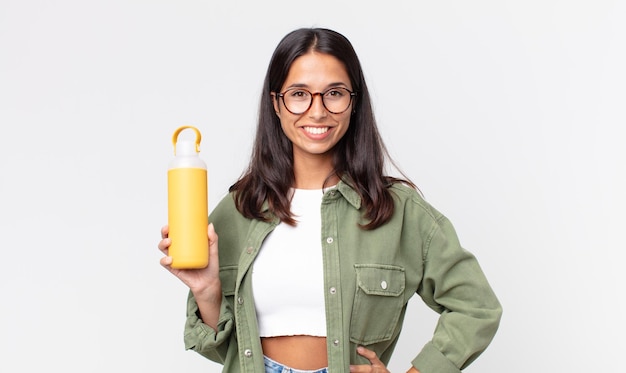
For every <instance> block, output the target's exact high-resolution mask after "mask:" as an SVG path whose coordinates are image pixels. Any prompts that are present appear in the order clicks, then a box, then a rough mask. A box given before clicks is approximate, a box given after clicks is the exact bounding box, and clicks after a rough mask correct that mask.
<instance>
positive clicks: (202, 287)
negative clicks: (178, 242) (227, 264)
mask: <svg viewBox="0 0 626 373" xmlns="http://www.w3.org/2000/svg"><path fill="white" fill-rule="evenodd" d="M168 234H169V226H167V225H165V226H163V228H161V241H159V244H158V247H159V250H161V252H162V253H163V254H165V256H164V257H163V258H161V260H160V263H161V265H162V266H163V267H164V268H165V269H167V270H168V271H169V272H171V273H172V274H173V275H174V276H176V277H178V278H179V279H180V280H181V281H182V282H183V283H184V284H185V285H187V286H188V287H189V289H190V290H191V292H192V293H193V294H194V296H195V297H196V298H198V297H200V298H203V297H208V298H209V299H211V298H213V297H215V296H216V295H217V293H219V296H220V299H221V283H220V278H219V257H218V244H217V240H218V237H217V234H216V233H215V229H214V227H213V224H209V226H208V233H207V235H208V240H209V265H208V266H207V267H206V268H201V269H177V268H172V266H171V264H172V257H170V256H169V255H168V251H169V247H170V245H171V243H172V241H171V239H170V238H169V237H168ZM209 299H207V300H209Z"/></svg>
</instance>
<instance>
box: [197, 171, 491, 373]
mask: <svg viewBox="0 0 626 373" xmlns="http://www.w3.org/2000/svg"><path fill="white" fill-rule="evenodd" d="M390 190H391V192H392V194H393V195H394V201H395V213H394V215H393V217H392V219H391V220H390V221H389V222H388V223H386V224H384V225H382V226H381V227H379V228H377V229H374V230H370V231H366V230H362V229H361V228H359V226H358V224H359V223H365V221H364V220H363V209H362V208H361V199H360V198H359V196H358V194H357V193H356V192H355V191H354V190H353V189H352V188H351V187H350V186H349V185H347V184H346V183H343V182H340V183H339V184H338V185H337V188H333V189H331V190H328V191H326V193H325V194H324V196H323V199H322V205H321V212H322V229H321V232H320V243H321V249H322V251H323V262H324V286H325V301H326V331H327V349H328V367H329V371H330V372H332V373H342V372H348V371H349V368H348V366H349V365H350V364H369V362H368V361H367V359H365V358H363V357H362V356H360V355H358V354H357V352H356V347H357V346H358V345H363V346H366V347H367V348H369V349H371V350H374V351H375V352H376V353H377V355H378V357H379V358H380V359H381V361H383V362H384V363H385V364H387V363H388V362H389V359H390V357H391V354H392V352H393V350H394V348H395V345H396V343H397V341H398V337H399V334H400V330H401V328H402V322H403V320H404V316H405V312H406V309H407V303H408V301H409V299H410V298H411V297H412V296H413V295H414V294H416V293H417V294H419V295H420V296H421V298H422V299H423V301H424V302H425V303H426V304H427V305H428V306H429V307H430V308H432V309H433V310H435V311H436V312H438V313H439V314H440V318H439V322H438V324H437V327H436V329H435V332H434V335H433V338H432V340H431V341H430V342H428V343H427V344H426V346H424V347H423V348H422V350H421V351H416V357H415V359H414V360H413V361H412V364H413V366H415V368H417V369H418V370H419V371H420V372H421V373H439V372H441V373H444V372H445V373H448V372H450V373H457V372H459V371H460V370H461V369H463V368H464V367H466V366H467V365H468V364H469V363H471V362H472V361H473V360H474V359H475V358H476V357H478V355H479V354H480V353H481V352H482V351H483V350H484V349H485V348H486V347H487V345H488V344H489V343H490V342H491V340H492V338H493V336H494V335H495V333H496V330H497V328H498V324H499V321H500V316H501V314H502V308H501V306H500V304H499V302H498V300H497V298H496V296H495V294H494V293H493V291H492V289H491V287H490V286H489V283H488V282H487V279H486V278H485V276H484V274H483V272H482V270H481V268H480V266H479V264H478V262H477V261H476V259H475V257H474V256H473V255H472V254H471V253H469V252H468V251H467V250H465V249H463V248H462V247H461V245H460V244H459V241H458V239H457V235H456V233H455V231H454V228H453V227H452V225H451V224H450V222H449V221H448V220H447V219H446V218H445V217H444V216H443V215H442V214H441V213H439V212H438V211H437V210H435V209H434V208H433V207H432V206H430V205H429V204H428V203H427V202H425V201H424V200H423V199H422V198H421V196H420V195H419V194H418V193H417V191H415V190H414V189H412V188H409V187H407V186H404V185H402V184H396V185H394V186H393V187H391V189H390ZM210 221H211V222H212V223H213V224H214V226H215V230H216V232H217V233H218V235H219V258H220V279H221V282H222V292H223V300H222V308H221V311H220V318H219V324H218V330H217V331H216V330H213V329H212V328H211V327H209V326H207V325H206V324H204V323H203V322H202V320H200V318H199V313H198V306H197V304H196V302H195V300H194V298H193V296H192V295H191V294H190V295H189V301H188V305H187V321H186V324H185V347H186V348H187V349H192V350H194V351H196V352H198V353H200V354H201V355H203V356H205V357H207V358H209V359H211V360H213V361H216V362H219V363H221V364H224V370H223V371H224V372H258V373H260V372H264V364H263V351H262V348H261V342H260V337H259V332H258V324H257V318H256V311H255V307H254V300H253V296H252V284H251V278H252V276H251V274H252V271H251V268H252V266H253V265H254V259H255V257H256V255H257V254H258V252H259V250H261V249H262V244H263V240H264V239H265V237H266V236H267V235H268V234H269V233H270V232H271V231H272V230H273V229H274V228H275V227H276V225H277V224H279V221H278V219H274V221H272V222H269V223H267V222H262V221H259V220H253V219H247V218H245V217H243V216H242V215H241V214H240V213H239V212H238V211H237V209H236V208H235V204H234V201H233V198H232V196H231V195H229V196H227V197H225V198H224V199H223V200H222V201H221V202H220V204H219V205H218V206H217V207H216V208H215V209H214V210H213V212H212V213H211V216H210ZM301 265H306V263H301ZM285 281H288V280H287V279H286V280H285ZM276 290H277V291H280V289H276ZM285 296H286V297H289V294H285ZM407 363H408V362H407Z"/></svg>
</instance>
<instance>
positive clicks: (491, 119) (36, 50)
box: [0, 0, 626, 373]
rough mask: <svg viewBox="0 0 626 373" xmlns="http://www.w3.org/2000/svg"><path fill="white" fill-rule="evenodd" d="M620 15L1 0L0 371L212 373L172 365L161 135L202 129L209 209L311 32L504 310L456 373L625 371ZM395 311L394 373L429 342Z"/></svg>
mask: <svg viewBox="0 0 626 373" xmlns="http://www.w3.org/2000/svg"><path fill="white" fill-rule="evenodd" d="M625 20H626V4H625V2H624V1H608V0H593V1H592V0H589V1H581V0H561V1H558V0H529V1H513V0H498V1H496V0H479V1H461V0H458V1H387V2H382V1H371V2H367V1H324V0H318V1H308V2H299V1H298V2H297V1H271V2H270V1H220V2H210V1H199V0H198V1H190V0H177V1H173V0H172V1H164V0H162V1H148V0H144V1H139V0H108V1H78V0H75V1H72V0H59V1H44V0H41V1H32V0H28V1H25V0H0V126H1V131H0V232H1V236H0V250H1V251H2V256H1V257H0V258H1V259H0V260H1V264H2V267H1V269H0V302H1V305H0V362H1V364H2V366H3V367H10V369H9V370H8V371H11V372H36V371H50V370H54V371H57V370H58V371H63V372H109V371H115V372H171V371H178V372H219V371H220V367H219V366H218V365H216V364H214V363H212V362H210V361H208V360H205V359H204V358H202V357H200V356H199V355H197V354H195V353H194V352H187V351H184V348H183V341H182V328H183V323H184V313H185V298H186V289H185V287H184V285H183V284H182V283H180V282H179V281H178V280H177V279H176V278H174V277H173V276H171V275H170V274H169V273H167V272H166V271H165V270H164V269H162V268H161V267H160V265H159V264H158V261H159V259H160V257H161V254H160V253H159V252H158V250H157V248H156V245H157V242H158V241H159V229H160V227H161V226H162V225H164V224H165V223H166V219H167V203H166V202H167V201H166V198H167V190H166V189H167V186H166V168H167V164H168V162H169V161H170V159H171V157H172V156H173V153H172V146H171V142H170V140H171V135H172V133H173V131H174V130H175V129H176V128H177V127H178V126H180V125H183V124H190V125H194V126H197V127H198V128H199V129H200V130H201V131H202V133H203V142H202V152H201V153H200V154H201V157H202V158H203V159H204V160H205V161H206V162H207V163H208V167H209V185H210V187H209V188H210V193H209V194H210V195H209V204H210V207H209V208H212V207H213V206H214V205H215V204H216V203H217V201H218V200H219V199H220V198H221V197H222V196H223V195H224V194H225V193H226V190H227V188H228V186H229V185H230V184H231V183H233V182H234V181H235V180H236V178H237V177H238V176H239V175H240V174H241V172H242V171H243V169H244V167H245V166H246V164H247V161H248V157H249V155H250V146H251V143H252V136H253V131H254V127H255V118H256V111H257V107H258V98H259V96H260V88H261V85H262V80H263V77H264V74H265V69H266V67H267V63H268V62H269V58H270V55H271V53H272V51H273V49H274V47H275V46H276V44H277V43H278V42H279V40H280V38H282V36H283V35H284V34H286V33H287V32H289V31H291V30H292V29H294V28H298V27H310V26H321V27H328V28H333V29H335V30H337V31H339V32H341V33H343V34H344V35H346V36H347V37H348V38H349V39H350V40H351V41H352V42H353V44H354V47H355V49H356V50H357V53H358V54H359V56H360V58H361V62H362V64H363V68H364V70H365V74H366V79H367V80H368V83H369V85H370V89H371V91H372V94H373V100H374V105H375V111H376V114H377V119H378V121H379V126H380V130H381V132H382V134H383V137H384V140H385V142H386V144H387V146H388V147H389V149H390V151H391V153H392V156H393V157H394V158H395V159H396V161H397V162H398V164H399V165H400V167H401V168H402V169H403V170H404V171H405V173H407V174H408V175H409V176H410V177H411V178H412V179H413V180H414V181H415V182H416V183H417V184H418V185H419V187H420V189H421V190H422V191H423V193H424V194H425V196H426V198H427V200H429V201H430V202H431V203H432V204H433V205H434V206H435V207H437V208H438V209H439V210H441V211H442V212H443V213H444V214H445V215H447V216H448V217H449V218H450V219H451V220H452V222H453V223H454V225H455V226H456V228H457V230H458V233H459V236H460V238H461V241H462V242H463V244H464V246H465V247H466V248H468V249H469V250H471V251H472V252H474V253H475V254H476V256H477V257H478V259H479V260H480V262H481V264H482V266H483V269H484V271H485V272H486V274H487V276H488V278H489V280H490V282H491V283H492V286H493V288H494V289H495V291H496V293H497V294H498V296H499V298H500V300H501V301H502V304H503V306H504V316H503V319H502V324H501V327H500V330H499V332H498V334H497V335H496V338H495V339H494V341H493V343H492V345H491V346H490V348H489V349H488V350H487V351H486V352H485V353H484V354H483V356H482V357H481V358H479V360H477V361H476V362H475V363H474V364H473V365H472V366H471V367H470V368H468V369H467V370H466V371H467V372H493V373H496V372H509V373H516V372H528V371H533V372H585V371H595V372H601V371H619V370H620V369H623V353H624V351H625V350H626V344H625V343H624V339H623V335H624V332H626V321H625V316H624V314H625V312H626V307H625V303H626V302H625V299H624V285H625V284H626V278H625V275H624V270H623V261H624V258H625V256H624V253H623V252H624V249H625V245H624V235H623V231H624V225H625V223H626V219H625V217H624V211H625V209H626V198H625V197H624V191H625V190H626V182H625V177H624V176H625V161H626V150H625V149H624V148H625V147H624V143H625V140H626V131H625V129H624V128H625V126H626V113H625V111H624V107H625V105H624V104H625V103H626V89H625V87H626V69H625V66H626V21H625ZM414 299H415V301H413V302H412V303H411V304H410V312H409V314H410V315H409V316H408V317H407V321H406V325H405V329H404V331H403V334H402V337H401V341H400V344H399V346H398V348H397V352H396V354H395V355H394V357H393V359H392V362H391V364H390V366H389V368H390V370H391V371H392V372H404V371H405V370H406V369H407V368H408V367H409V362H410V360H411V359H412V357H413V356H414V355H415V354H416V353H417V352H418V351H419V349H421V346H422V345H423V344H424V343H425V342H426V341H427V340H428V339H429V336H430V335H431V333H432V330H433V328H434V324H435V321H436V317H435V316H436V315H434V314H433V312H431V311H430V310H428V309H426V308H425V306H424V305H423V304H422V303H421V301H420V300H419V298H414ZM3 370H4V368H3ZM424 373H428V372H424Z"/></svg>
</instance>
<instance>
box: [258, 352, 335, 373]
mask: <svg viewBox="0 0 626 373" xmlns="http://www.w3.org/2000/svg"><path fill="white" fill-rule="evenodd" d="M263 358H264V360H265V373H328V369H327V368H322V369H318V370H299V369H293V368H289V367H287V366H284V365H282V364H281V363H278V362H276V361H274V360H272V359H270V358H269V357H267V356H263Z"/></svg>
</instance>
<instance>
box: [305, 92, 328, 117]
mask: <svg viewBox="0 0 626 373" xmlns="http://www.w3.org/2000/svg"><path fill="white" fill-rule="evenodd" d="M311 100H313V102H311V107H310V108H309V117H311V118H324V117H326V115H327V114H328V113H327V110H326V107H325V106H324V101H322V94H321V93H319V92H318V93H313V94H312V95H311Z"/></svg>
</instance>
